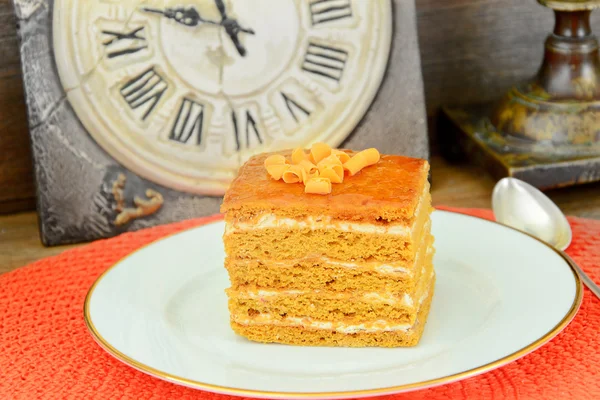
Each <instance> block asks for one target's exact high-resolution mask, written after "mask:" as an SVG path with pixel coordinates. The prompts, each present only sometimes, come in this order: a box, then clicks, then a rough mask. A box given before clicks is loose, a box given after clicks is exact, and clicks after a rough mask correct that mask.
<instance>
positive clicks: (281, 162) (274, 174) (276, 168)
mask: <svg viewBox="0 0 600 400" xmlns="http://www.w3.org/2000/svg"><path fill="white" fill-rule="evenodd" d="M265 168H266V169H267V172H268V173H269V175H271V178H273V179H275V180H276V181H278V180H279V179H281V177H282V176H283V174H284V173H285V171H287V170H288V169H289V168H290V165H289V164H288V163H287V160H286V159H285V157H284V156H282V155H273V156H270V157H268V158H267V159H266V160H265Z"/></svg>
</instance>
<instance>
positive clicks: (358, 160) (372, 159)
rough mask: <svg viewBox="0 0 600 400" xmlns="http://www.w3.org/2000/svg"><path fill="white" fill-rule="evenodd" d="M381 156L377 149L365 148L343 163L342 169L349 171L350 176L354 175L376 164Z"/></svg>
mask: <svg viewBox="0 0 600 400" xmlns="http://www.w3.org/2000/svg"><path fill="white" fill-rule="evenodd" d="M380 158H381V156H380V155H379V152H378V151H377V149H367V150H363V151H361V152H360V153H357V154H355V155H354V157H352V158H351V159H350V160H348V161H346V162H345V163H344V169H345V170H347V171H348V172H350V176H353V175H356V174H357V173H358V172H359V171H360V170H362V169H363V168H365V167H368V166H370V165H373V164H377V163H378V162H379V159H380Z"/></svg>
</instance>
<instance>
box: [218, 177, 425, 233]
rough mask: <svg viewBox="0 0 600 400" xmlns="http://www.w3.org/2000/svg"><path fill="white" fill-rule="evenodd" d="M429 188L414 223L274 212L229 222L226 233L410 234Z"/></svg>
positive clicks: (421, 210) (418, 206)
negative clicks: (289, 215)
mask: <svg viewBox="0 0 600 400" xmlns="http://www.w3.org/2000/svg"><path fill="white" fill-rule="evenodd" d="M428 190H429V185H425V190H424V193H423V196H421V199H420V200H419V204H418V205H417V207H416V209H415V216H416V218H415V221H414V222H413V224H412V225H410V226H407V225H404V224H389V225H386V226H381V225H374V224H361V223H352V222H347V221H344V220H337V219H334V218H331V217H328V216H309V217H307V218H305V219H294V218H284V217H278V216H277V215H275V214H272V213H265V214H262V215H259V216H257V219H256V221H253V222H250V223H249V222H237V221H234V222H227V223H226V224H225V235H228V234H231V233H235V232H243V231H250V230H254V229H273V228H287V229H307V228H308V229H310V230H330V229H331V230H338V231H343V232H359V233H367V234H380V235H401V236H410V235H411V234H412V232H413V230H414V229H415V228H416V222H417V221H418V220H419V218H418V217H419V215H420V214H421V212H423V207H424V201H423V198H424V197H425V196H424V195H425V194H426V193H427V191H428Z"/></svg>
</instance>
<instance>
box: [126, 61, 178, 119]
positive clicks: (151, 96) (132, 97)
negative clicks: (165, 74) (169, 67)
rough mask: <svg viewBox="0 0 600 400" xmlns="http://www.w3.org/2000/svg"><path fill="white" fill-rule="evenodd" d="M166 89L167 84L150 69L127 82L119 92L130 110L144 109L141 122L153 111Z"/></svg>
mask: <svg viewBox="0 0 600 400" xmlns="http://www.w3.org/2000/svg"><path fill="white" fill-rule="evenodd" d="M167 88H168V84H167V82H166V81H165V80H164V79H163V78H162V77H161V76H160V75H159V74H158V73H157V72H156V71H155V70H154V68H150V69H148V70H146V71H144V72H142V73H141V74H139V75H138V76H136V77H134V78H132V79H131V80H130V81H128V82H127V83H126V84H125V85H123V87H122V88H121V90H120V92H121V95H122V96H123V98H124V99H125V101H126V102H127V104H129V107H131V109H132V110H137V109H138V108H140V107H145V108H144V109H143V110H144V112H143V115H142V120H145V119H146V118H148V116H149V115H150V113H151V112H152V111H153V110H154V108H155V107H156V105H157V104H158V102H159V101H160V99H161V97H162V96H163V94H165V92H166V91H167Z"/></svg>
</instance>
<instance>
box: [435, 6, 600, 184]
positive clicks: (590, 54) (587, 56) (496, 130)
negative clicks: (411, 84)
mask: <svg viewBox="0 0 600 400" xmlns="http://www.w3.org/2000/svg"><path fill="white" fill-rule="evenodd" d="M538 2H539V3H541V4H542V5H544V6H546V7H549V8H551V9H553V10H554V15H555V26H554V31H553V32H552V33H551V34H550V35H549V36H548V38H547V40H546V43H545V53H544V59H543V62H542V65H541V67H540V68H539V70H538V72H537V74H536V76H535V77H533V78H532V79H531V80H529V81H527V82H524V83H520V84H517V85H515V86H514V87H512V88H511V89H510V90H509V91H508V92H507V93H506V94H504V96H502V97H501V98H500V99H499V100H498V101H497V102H495V103H492V104H484V105H473V106H465V107H450V106H447V107H443V109H442V114H441V118H440V125H439V131H440V142H441V147H442V149H443V151H444V152H445V155H446V156H447V157H448V158H450V159H462V158H464V157H465V156H466V157H467V158H469V159H470V160H472V161H474V162H476V163H478V164H480V165H483V166H484V167H485V168H487V169H488V170H489V171H490V173H491V174H492V175H493V176H494V177H495V178H501V177H505V176H512V177H515V178H519V179H521V180H523V181H526V182H528V183H530V184H532V185H534V186H536V187H538V188H540V189H549V188H556V187H562V186H568V185H574V184H579V183H586V182H592V181H598V180H600V58H599V56H598V48H599V45H598V40H597V39H596V37H595V36H594V35H593V33H592V30H591V27H590V13H591V11H592V10H593V9H595V8H598V7H600V0H538Z"/></svg>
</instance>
